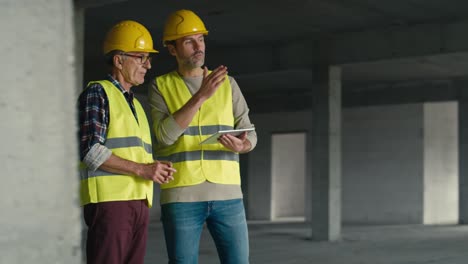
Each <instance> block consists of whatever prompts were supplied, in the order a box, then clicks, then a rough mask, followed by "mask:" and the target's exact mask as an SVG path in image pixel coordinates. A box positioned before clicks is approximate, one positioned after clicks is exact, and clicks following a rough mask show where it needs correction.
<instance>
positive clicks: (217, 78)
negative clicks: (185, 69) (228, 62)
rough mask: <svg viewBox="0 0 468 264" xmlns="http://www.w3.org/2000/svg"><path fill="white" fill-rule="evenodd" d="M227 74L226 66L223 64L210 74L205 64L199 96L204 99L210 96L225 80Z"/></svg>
mask: <svg viewBox="0 0 468 264" xmlns="http://www.w3.org/2000/svg"><path fill="white" fill-rule="evenodd" d="M226 76H227V67H226V66H223V65H221V66H219V67H218V68H216V69H215V70H213V71H212V72H211V73H210V74H208V69H207V68H206V66H205V67H204V68H203V81H202V83H201V86H200V90H198V92H197V94H198V96H200V97H201V98H203V100H206V99H208V98H210V97H211V96H212V95H213V94H214V93H215V92H216V90H218V88H219V86H220V85H221V84H222V83H223V82H224V80H225V79H226Z"/></svg>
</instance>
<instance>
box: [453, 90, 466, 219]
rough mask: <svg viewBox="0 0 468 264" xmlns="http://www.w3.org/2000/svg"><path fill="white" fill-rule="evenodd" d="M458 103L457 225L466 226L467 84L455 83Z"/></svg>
mask: <svg viewBox="0 0 468 264" xmlns="http://www.w3.org/2000/svg"><path fill="white" fill-rule="evenodd" d="M456 85H457V87H459V91H460V93H459V94H460V97H459V102H458V129H459V130H458V137H459V140H458V146H459V149H458V151H459V154H458V155H459V161H458V164H459V172H458V173H459V223H460V224H468V82H467V81H459V82H456Z"/></svg>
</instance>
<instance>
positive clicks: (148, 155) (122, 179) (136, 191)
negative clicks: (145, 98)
mask: <svg viewBox="0 0 468 264" xmlns="http://www.w3.org/2000/svg"><path fill="white" fill-rule="evenodd" d="M92 83H96V82H91V83H89V84H88V86H89V85H90V84H92ZM97 83H100V84H101V85H102V87H104V91H105V92H106V95H107V97H108V99H109V115H110V116H109V127H108V130H107V139H106V142H105V144H104V145H105V146H106V147H107V148H109V149H110V150H111V151H112V153H113V154H114V155H116V156H119V157H121V158H123V159H126V160H131V161H134V162H138V163H152V162H154V160H153V155H152V145H151V135H150V128H149V125H148V120H147V118H146V114H145V111H144V110H143V107H142V106H141V104H140V103H139V102H138V100H137V99H136V98H134V99H133V103H134V105H135V109H136V113H137V116H138V122H137V120H136V119H135V116H134V115H133V112H132V110H131V109H130V107H129V106H128V103H127V101H126V99H125V96H124V95H123V94H122V92H121V91H120V90H119V89H118V88H117V87H115V86H114V85H113V84H112V83H111V82H109V81H107V80H104V81H97ZM80 174H81V188H80V189H81V190H80V192H81V204H82V205H85V204H88V203H99V202H108V201H129V200H144V199H146V200H147V201H148V206H149V207H151V206H152V202H153V182H152V181H150V180H146V179H143V178H141V177H138V176H129V175H121V174H115V173H111V172H107V171H103V170H99V169H98V170H96V171H90V170H87V168H86V166H85V165H83V164H81V169H80Z"/></svg>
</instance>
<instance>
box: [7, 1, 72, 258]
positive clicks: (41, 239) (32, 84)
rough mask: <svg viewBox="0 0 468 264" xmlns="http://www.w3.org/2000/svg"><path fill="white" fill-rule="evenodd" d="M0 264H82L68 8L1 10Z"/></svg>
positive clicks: (23, 4) (20, 4)
mask: <svg viewBox="0 0 468 264" xmlns="http://www.w3.org/2000/svg"><path fill="white" fill-rule="evenodd" d="M0 20H1V22H2V23H0V32H2V41H0V49H1V50H2V63H0V80H2V95H1V96H0V120H2V122H1V130H0V131H1V132H0V133H1V137H0V145H1V148H0V167H1V168H2V180H1V184H0V211H1V212H2V216H1V217H0V226H1V228H0V262H1V263H69V264H73V263H81V250H80V229H81V225H80V209H79V206H78V183H79V176H78V171H77V167H78V155H77V154H78V151H77V139H76V131H77V126H76V110H75V108H76V97H75V93H76V79H75V70H74V63H75V62H74V59H75V56H74V55H75V54H74V41H75V38H74V28H73V7H72V1H63V0H2V1H1V3H0Z"/></svg>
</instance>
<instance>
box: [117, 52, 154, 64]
mask: <svg viewBox="0 0 468 264" xmlns="http://www.w3.org/2000/svg"><path fill="white" fill-rule="evenodd" d="M120 55H123V56H128V57H133V58H139V59H140V63H141V64H145V63H146V62H147V61H149V63H151V61H152V60H153V57H151V56H149V55H141V56H140V55H135V54H128V53H121V54H120Z"/></svg>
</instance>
